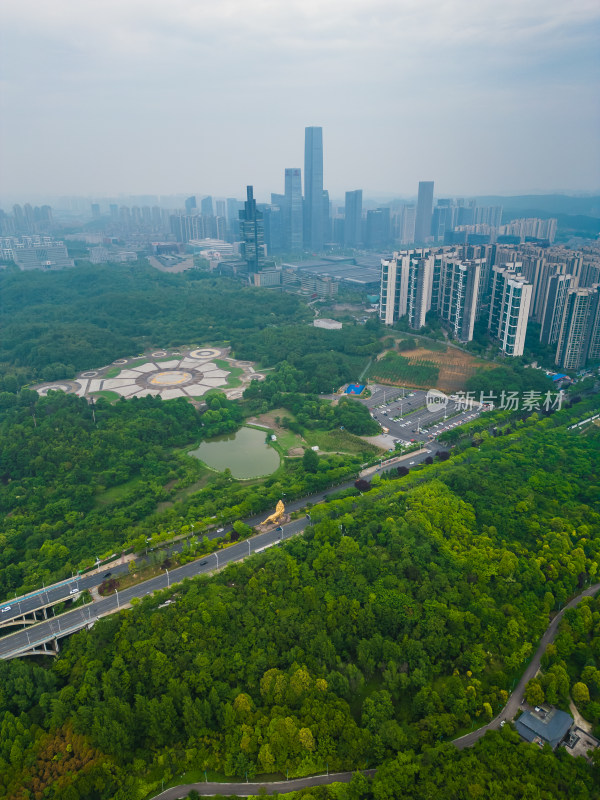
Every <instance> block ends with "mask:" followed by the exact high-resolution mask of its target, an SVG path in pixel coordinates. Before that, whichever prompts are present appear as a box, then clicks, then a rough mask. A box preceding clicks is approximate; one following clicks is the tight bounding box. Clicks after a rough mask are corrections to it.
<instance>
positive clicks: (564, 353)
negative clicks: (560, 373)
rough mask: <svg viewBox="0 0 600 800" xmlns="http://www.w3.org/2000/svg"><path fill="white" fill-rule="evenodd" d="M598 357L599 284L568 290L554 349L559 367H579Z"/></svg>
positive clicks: (599, 326) (599, 339) (599, 337)
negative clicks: (556, 344) (556, 345)
mask: <svg viewBox="0 0 600 800" xmlns="http://www.w3.org/2000/svg"><path fill="white" fill-rule="evenodd" d="M598 358H600V287H598V286H594V287H585V288H583V289H570V290H569V292H568V294H567V299H566V302H565V308H564V312H563V318H562V322H561V327H560V333H559V337H558V347H557V349H556V364H557V365H558V366H559V367H561V369H570V370H577V369H581V368H582V367H583V366H584V365H585V363H586V361H592V360H595V359H598Z"/></svg>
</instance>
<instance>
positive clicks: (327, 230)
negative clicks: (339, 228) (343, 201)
mask: <svg viewBox="0 0 600 800" xmlns="http://www.w3.org/2000/svg"><path fill="white" fill-rule="evenodd" d="M322 208H323V243H325V242H330V241H331V204H330V202H329V192H328V191H327V189H323V206H322Z"/></svg>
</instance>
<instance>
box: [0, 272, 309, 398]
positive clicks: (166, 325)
mask: <svg viewBox="0 0 600 800" xmlns="http://www.w3.org/2000/svg"><path fill="white" fill-rule="evenodd" d="M309 317H311V314H310V313H309V312H307V310H306V308H305V307H304V306H303V304H302V303H301V301H300V300H299V299H298V298H297V297H295V296H294V295H290V294H274V293H273V292H269V291H267V290H262V289H250V288H243V287H241V286H240V285H239V284H238V283H235V282H234V281H230V280H227V279H224V278H213V277H210V276H209V275H207V274H206V273H203V272H199V271H194V270H192V271H190V272H186V273H183V274H180V275H168V274H165V273H163V272H159V271H158V270H156V269H153V268H152V267H150V266H148V265H147V264H146V263H145V262H140V263H139V264H136V265H134V266H131V265H117V264H111V265H108V266H102V265H98V266H93V267H92V266H81V267H77V268H75V269H71V270H64V271H62V272H52V273H44V272H40V271H38V270H31V271H29V272H2V271H0V329H1V330H2V336H1V337H0V375H2V374H4V375H5V376H6V375H11V374H15V373H16V375H17V376H21V377H22V378H26V379H35V380H57V379H60V378H64V377H73V375H74V372H75V371H79V370H82V369H86V368H87V369H91V368H93V367H99V366H103V365H104V364H106V363H110V362H111V361H112V360H114V359H116V358H120V357H123V356H130V355H133V354H135V353H138V352H140V351H142V350H144V349H145V348H147V347H152V346H153V347H157V346H160V347H167V346H178V345H181V344H186V343H190V344H191V343H194V342H197V343H199V344H202V343H204V342H206V341H222V340H229V339H231V337H232V336H234V335H236V334H239V335H245V334H251V333H253V332H255V331H258V330H260V329H261V328H264V327H266V326H269V325H273V324H274V323H281V322H284V321H285V322H286V323H287V324H290V323H293V322H297V321H299V320H304V319H307V318H309ZM0 388H1V386H0Z"/></svg>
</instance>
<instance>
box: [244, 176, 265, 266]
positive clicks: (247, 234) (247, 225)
mask: <svg viewBox="0 0 600 800" xmlns="http://www.w3.org/2000/svg"><path fill="white" fill-rule="evenodd" d="M246 195H247V199H246V202H245V203H244V210H243V211H240V212H239V218H240V237H241V240H242V248H241V249H242V257H243V258H244V260H245V261H246V263H247V264H248V271H249V272H259V271H260V269H261V267H262V266H263V265H264V263H265V231H264V222H263V218H262V214H261V213H260V211H257V209H256V200H255V199H254V192H253V188H252V186H247V187H246Z"/></svg>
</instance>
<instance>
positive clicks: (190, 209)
mask: <svg viewBox="0 0 600 800" xmlns="http://www.w3.org/2000/svg"><path fill="white" fill-rule="evenodd" d="M185 213H186V214H195V213H196V196H195V195H192V196H191V197H188V198H187V199H186V201H185Z"/></svg>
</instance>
